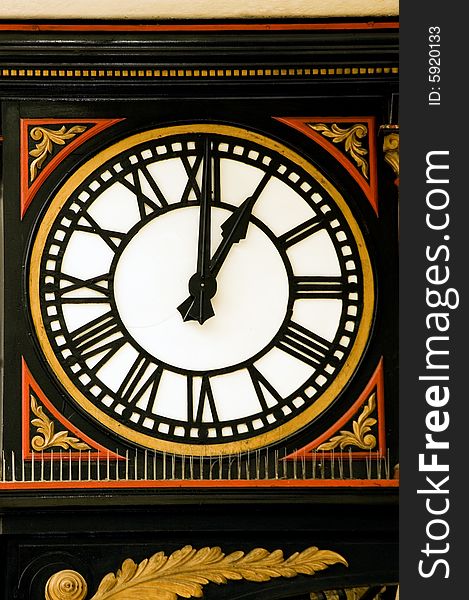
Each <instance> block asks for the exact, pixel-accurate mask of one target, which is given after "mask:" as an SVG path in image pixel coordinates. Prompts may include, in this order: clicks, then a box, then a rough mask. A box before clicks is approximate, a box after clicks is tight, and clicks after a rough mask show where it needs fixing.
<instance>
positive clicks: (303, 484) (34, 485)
mask: <svg viewBox="0 0 469 600" xmlns="http://www.w3.org/2000/svg"><path fill="white" fill-rule="evenodd" d="M398 487H399V479H301V480H300V479H256V480H254V479H248V480H246V479H230V480H214V479H198V480H197V479H194V480H187V479H174V480H164V481H153V480H147V479H137V480H134V481H130V480H129V481H126V480H120V481H109V480H91V481H68V480H67V481H1V482H0V490H4V491H13V490H14V491H27V490H33V491H35V490H56V491H57V490H59V491H61V492H63V491H64V490H84V489H88V490H89V489H93V490H110V489H113V490H119V489H120V490H129V489H146V490H158V489H159V490H163V489H168V490H170V489H173V490H174V489H187V490H191V489H201V488H205V489H209V488H216V489H219V490H220V489H223V488H224V489H225V490H230V491H232V490H233V488H237V489H240V490H241V489H243V488H245V489H251V488H270V489H279V488H286V489H291V488H295V489H301V488H304V489H306V488H325V489H327V488H398Z"/></svg>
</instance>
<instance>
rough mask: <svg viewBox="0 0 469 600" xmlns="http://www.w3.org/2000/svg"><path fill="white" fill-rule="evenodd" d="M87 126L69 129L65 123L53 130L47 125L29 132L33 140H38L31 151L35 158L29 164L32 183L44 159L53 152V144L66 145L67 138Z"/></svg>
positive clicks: (74, 126) (76, 126) (30, 153)
mask: <svg viewBox="0 0 469 600" xmlns="http://www.w3.org/2000/svg"><path fill="white" fill-rule="evenodd" d="M85 129H86V126H84V125H73V127H70V128H69V129H67V128H66V127H65V125H62V127H61V128H60V129H57V130H55V131H54V130H53V129H48V128H47V127H33V128H32V129H31V131H30V132H29V136H30V138H31V139H32V140H34V141H35V142H37V144H36V147H35V148H34V149H33V150H31V151H30V152H29V156H32V157H33V158H34V160H33V161H32V162H31V164H30V166H29V175H30V181H31V183H32V182H33V181H34V180H35V179H36V177H37V174H38V171H39V169H40V168H41V167H42V165H43V163H44V161H45V160H46V158H47V156H48V155H49V154H52V150H53V147H54V146H53V145H54V144H59V145H60V146H64V145H65V143H66V141H67V140H71V139H72V138H74V137H75V136H76V135H77V134H79V133H83V131H85Z"/></svg>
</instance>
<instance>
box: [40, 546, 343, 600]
mask: <svg viewBox="0 0 469 600" xmlns="http://www.w3.org/2000/svg"><path fill="white" fill-rule="evenodd" d="M336 563H342V564H343V565H345V566H348V564H347V561H346V560H345V558H343V557H342V556H341V555H340V554H337V553H336V552H332V551H330V550H319V549H318V548H316V547H314V546H313V547H311V548H307V549H306V550H304V551H303V552H295V553H294V554H292V555H291V556H290V557H289V558H287V559H285V558H284V556H283V552H282V551H281V550H274V551H273V552H269V551H268V550H264V549H263V548H256V549H254V550H252V551H251V552H248V553H247V554H245V553H244V552H242V551H236V552H232V553H231V554H224V553H223V552H222V551H221V549H220V548H218V547H213V548H202V549H200V550H195V549H194V548H192V546H185V547H184V548H182V549H181V550H176V551H175V552H173V553H172V554H171V555H170V556H169V557H168V556H166V555H165V554H164V553H163V552H157V553H156V554H154V555H153V556H152V557H151V558H149V559H145V560H143V561H142V562H141V563H140V564H138V565H137V564H136V563H135V562H134V561H133V560H131V559H130V558H128V559H126V560H125V561H124V562H123V564H122V567H121V568H120V569H119V570H118V571H117V573H116V574H115V575H114V574H113V573H109V574H108V575H106V576H105V577H104V579H103V580H102V581H101V583H100V585H99V587H98V590H97V592H96V594H95V595H94V596H93V597H92V598H91V600H135V599H136V598H139V599H141V600H147V599H148V600H150V599H155V598H158V600H177V598H178V596H180V597H182V598H200V597H202V596H203V589H202V587H203V586H204V585H205V584H207V583H210V582H212V583H218V584H224V583H227V582H228V581H230V580H242V579H245V580H247V581H257V582H263V581H269V580H270V579H272V578H274V577H295V576H296V575H299V574H303V575H314V574H315V573H317V572H318V571H322V570H324V569H327V567H328V566H329V565H333V564H336ZM48 585H49V584H48ZM66 598H67V600H68V597H67V596H59V597H52V596H50V595H49V597H48V596H47V595H46V600H65V599H66ZM74 600H75V599H74ZM76 600H82V599H81V598H77V599H76Z"/></svg>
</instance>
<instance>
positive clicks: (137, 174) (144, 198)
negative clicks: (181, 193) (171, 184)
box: [118, 164, 168, 219]
mask: <svg viewBox="0 0 469 600" xmlns="http://www.w3.org/2000/svg"><path fill="white" fill-rule="evenodd" d="M129 175H131V177H132V181H130V179H129V177H128V176H129ZM141 178H143V179H144V180H145V181H146V182H147V183H148V185H149V186H150V188H151V190H152V192H153V194H154V195H155V197H156V198H157V199H158V203H156V202H155V201H154V200H153V199H151V198H150V197H149V196H148V195H147V194H145V192H144V191H143V190H142V180H141ZM118 179H119V182H120V183H121V184H122V185H124V186H125V187H126V188H128V189H129V190H130V191H131V192H133V193H134V194H135V197H136V198H137V203H138V210H139V212H140V217H141V218H142V219H144V218H145V217H146V216H147V215H148V214H151V213H153V212H155V211H157V210H159V209H161V208H163V207H165V206H168V202H167V200H166V198H165V197H164V195H163V193H162V191H161V190H160V188H159V187H158V184H157V183H156V181H155V180H154V179H153V177H152V176H151V173H150V172H149V171H148V169H147V167H146V165H144V164H142V165H139V166H138V167H137V166H135V165H133V168H132V170H131V171H130V173H128V174H127V175H126V176H123V175H122V174H121V175H120V176H118Z"/></svg>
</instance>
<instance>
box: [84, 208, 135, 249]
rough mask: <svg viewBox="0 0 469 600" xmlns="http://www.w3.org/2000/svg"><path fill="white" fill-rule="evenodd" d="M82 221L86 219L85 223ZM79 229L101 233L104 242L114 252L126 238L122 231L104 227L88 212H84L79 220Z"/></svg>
mask: <svg viewBox="0 0 469 600" xmlns="http://www.w3.org/2000/svg"><path fill="white" fill-rule="evenodd" d="M82 221H85V223H83V222H82ZM75 229H76V230H77V231H85V232H86V233H95V234H96V235H99V236H100V237H101V238H102V240H103V241H104V242H106V244H107V245H108V246H109V248H111V250H112V251H113V252H116V250H117V249H118V247H119V244H120V243H121V241H122V240H123V239H124V237H125V234H124V233H122V232H120V231H111V230H109V229H104V228H103V227H101V226H100V225H98V223H97V222H96V221H95V220H94V219H93V217H92V216H91V215H89V214H88V213H84V214H83V215H82V217H81V219H80V220H79V221H78V223H77V225H76V226H75Z"/></svg>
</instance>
